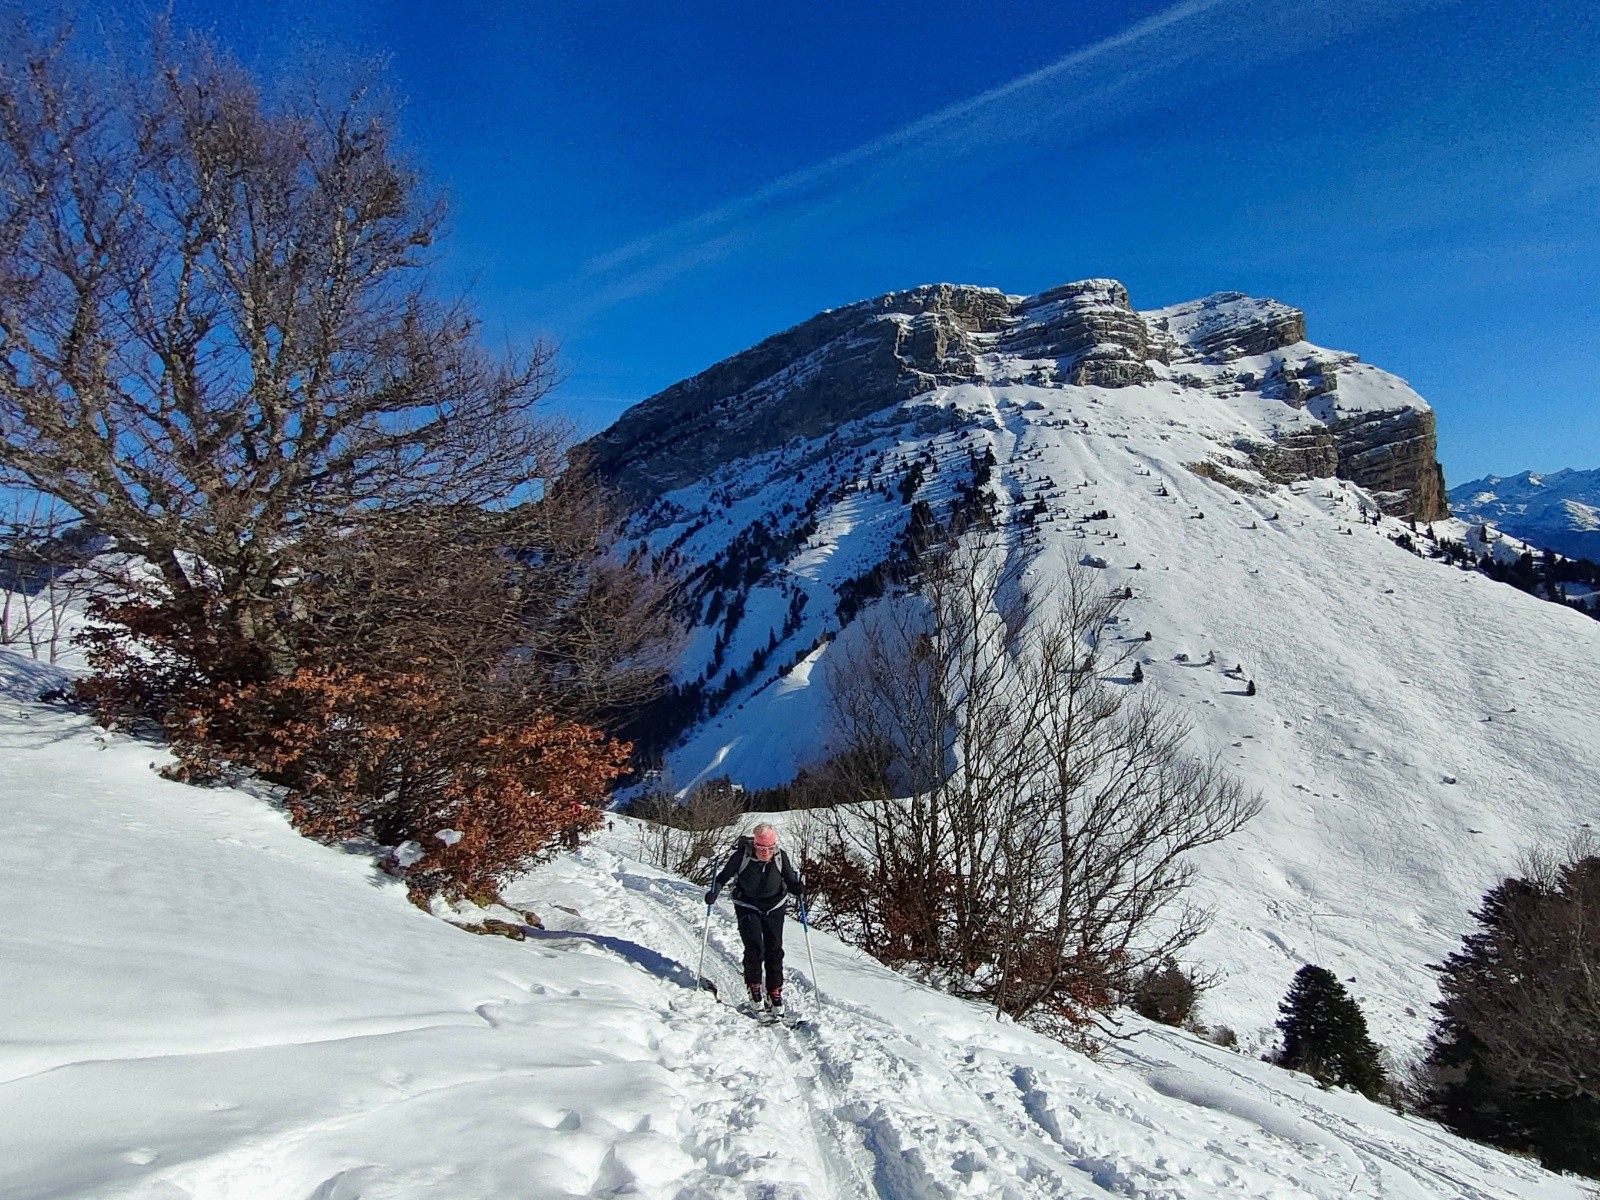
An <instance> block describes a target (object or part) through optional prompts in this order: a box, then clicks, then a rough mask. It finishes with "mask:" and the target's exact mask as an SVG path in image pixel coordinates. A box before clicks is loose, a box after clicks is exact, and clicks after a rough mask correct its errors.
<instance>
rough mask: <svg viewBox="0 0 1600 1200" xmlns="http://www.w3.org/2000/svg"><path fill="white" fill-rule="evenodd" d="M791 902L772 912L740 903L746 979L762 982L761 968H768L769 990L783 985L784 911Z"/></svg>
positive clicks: (739, 911)
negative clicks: (760, 910)
mask: <svg viewBox="0 0 1600 1200" xmlns="http://www.w3.org/2000/svg"><path fill="white" fill-rule="evenodd" d="M787 907H788V903H787V901H786V902H785V903H783V904H780V905H778V907H777V908H776V909H774V910H773V911H772V912H769V913H761V912H757V911H756V910H755V909H753V908H745V907H744V906H743V905H740V906H739V907H738V908H737V909H735V910H734V911H735V912H736V913H737V914H738V916H739V936H740V937H741V938H743V939H744V981H745V983H747V984H751V983H754V984H759V983H760V982H761V968H762V966H763V965H765V966H766V968H767V991H769V992H771V991H776V990H777V989H778V988H781V987H782V986H783V910H784V909H785V908H787Z"/></svg>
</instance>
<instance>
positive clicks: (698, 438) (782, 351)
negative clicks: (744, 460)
mask: <svg viewBox="0 0 1600 1200" xmlns="http://www.w3.org/2000/svg"><path fill="white" fill-rule="evenodd" d="M1011 312H1012V301H1011V300H1010V299H1009V298H1008V297H1006V296H1005V295H1003V294H1002V293H1000V292H998V291H996V290H994V289H992V288H976V287H960V286H955V285H952V284H935V285H932V286H928V287H919V288H914V289H912V290H911V291H907V292H891V293H889V294H888V295H885V296H879V297H877V298H876V299H873V300H864V301H862V302H861V303H859V304H852V305H849V306H847V307H845V308H837V309H830V310H829V311H827V312H824V313H820V314H818V315H817V316H815V317H812V318H811V319H810V320H809V321H806V322H803V323H802V324H800V325H796V326H795V327H794V328H793V329H790V330H788V331H786V332H784V333H780V334H776V335H774V336H772V337H770V338H767V339H766V340H765V341H763V342H761V343H760V344H759V345H756V346H754V347H752V348H751V349H749V350H746V351H743V352H742V353H740V354H735V355H734V356H733V357H732V358H728V359H724V360H723V361H722V362H720V363H717V364H716V365H715V366H713V367H710V368H708V369H707V370H704V371H702V372H700V374H698V375H695V376H694V377H692V378H690V379H686V380H684V381H683V382H682V383H677V384H674V385H673V386H672V387H669V388H667V389H666V390H665V391H663V392H658V393H657V394H656V395H654V396H651V397H650V398H649V399H647V400H645V401H643V402H641V403H639V404H637V405H635V406H634V407H633V408H630V409H629V410H628V411H627V412H625V413H624V414H623V415H622V417H621V418H620V419H619V420H618V421H617V423H616V424H614V425H612V426H611V428H609V429H607V430H606V431H605V432H604V433H602V434H600V435H599V436H597V437H595V438H594V439H592V440H591V441H589V442H588V443H586V446H585V448H586V449H587V451H588V453H589V455H590V458H591V462H592V463H593V465H594V468H595V469H596V470H597V471H598V472H599V474H600V475H601V477H602V478H604V479H606V480H608V481H609V482H611V483H612V484H613V485H614V486H616V487H617V488H618V489H619V490H620V491H622V492H623V493H624V494H625V495H627V496H629V497H630V498H632V499H635V500H644V499H649V498H651V497H653V496H656V495H659V494H660V493H661V492H664V491H668V490H670V489H672V488H675V487H679V486H681V485H683V484H686V483H689V482H692V481H693V480H695V479H698V478H700V477H701V476H703V475H705V474H706V473H707V472H709V471H711V470H713V469H714V468H715V467H717V466H718V465H720V464H722V463H725V462H729V461H732V460H733V459H735V458H739V457H742V456H744V455H749V454H759V453H760V452H761V451H763V450H767V449H771V448H772V447H774V446H779V445H782V444H783V443H784V442H786V441H788V440H789V439H790V438H794V437H816V436H819V435H821V434H825V433H827V432H828V431H829V430H830V429H832V428H834V427H836V426H838V425H840V424H842V423H844V422H846V421H850V420H854V419H855V418H857V417H861V416H865V415H867V414H868V413H872V412H876V411H878V410H879V409H881V408H885V407H887V406H888V405H890V404H894V403H895V402H897V401H900V400H905V399H908V398H910V397H911V396H915V395H918V394H919V393H921V392H926V391H929V390H930V389H932V388H936V387H939V386H941V385H943V384H949V383H960V382H962V381H964V380H968V379H971V378H973V376H974V375H975V374H976V372H977V362H976V354H977V352H978V344H977V338H978V335H983V334H991V333H997V332H999V331H1000V330H1001V329H1003V328H1005V327H1006V326H1008V325H1009V324H1011V323H1012V320H1013V318H1012V315H1011Z"/></svg>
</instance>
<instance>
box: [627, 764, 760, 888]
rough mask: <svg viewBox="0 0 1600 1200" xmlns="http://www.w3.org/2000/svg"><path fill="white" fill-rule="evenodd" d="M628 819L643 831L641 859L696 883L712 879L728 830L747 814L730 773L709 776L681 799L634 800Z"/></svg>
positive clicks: (665, 796) (660, 794)
mask: <svg viewBox="0 0 1600 1200" xmlns="http://www.w3.org/2000/svg"><path fill="white" fill-rule="evenodd" d="M627 813H628V815H629V816H630V817H637V818H639V819H640V821H642V822H643V823H644V824H642V825H641V827H640V830H639V839H640V840H639V857H640V859H641V860H642V861H644V862H647V863H650V864H651V865H652V866H655V867H659V868H660V869H661V870H663V871H670V872H671V873H672V874H674V875H682V876H684V877H685V878H687V879H693V880H695V881H696V882H701V883H704V882H709V881H710V879H711V875H712V873H713V871H714V870H715V868H716V862H715V860H716V856H717V854H718V853H719V852H720V851H721V850H723V849H725V848H726V846H727V844H728V832H729V830H730V829H731V828H732V827H733V825H734V824H735V823H736V822H737V821H738V820H739V819H740V818H741V817H743V816H744V814H745V805H744V796H743V793H742V792H741V791H739V789H738V788H736V787H735V786H734V785H733V783H732V782H730V781H729V780H728V779H727V778H726V777H719V778H716V779H708V780H706V781H705V782H704V783H702V784H700V785H699V786H698V787H696V788H695V789H694V790H693V791H692V792H690V793H689V795H688V796H687V797H686V798H685V799H683V800H681V801H680V800H679V799H678V798H677V797H676V796H674V795H672V794H671V793H666V792H656V793H652V794H650V795H646V796H641V797H639V798H638V799H635V800H633V801H632V802H631V803H630V804H629V805H628V807H627Z"/></svg>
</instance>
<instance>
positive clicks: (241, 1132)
mask: <svg viewBox="0 0 1600 1200" xmlns="http://www.w3.org/2000/svg"><path fill="white" fill-rule="evenodd" d="M52 682H53V676H51V675H50V674H49V673H48V672H45V671H43V670H40V669H38V668H35V667H33V666H32V665H31V664H29V663H27V662H26V661H25V660H20V659H18V658H16V657H15V656H13V655H11V654H9V653H8V652H0V796H3V797H4V800H5V810H6V815H7V817H8V822H7V836H6V837H5V838H4V839H0V911H4V913H5V914H6V920H5V922H4V923H3V924H0V962H3V963H4V964H5V971H4V972H3V973H0V1029H3V1030H4V1031H5V1033H4V1040H3V1041H0V1196H4V1197H7V1198H8V1200H10V1198H13V1197H15V1198H22V1197H28V1198H42V1197H96V1198H112V1197H124V1198H134V1197H140V1198H149V1200H176V1198H180V1197H196V1198H205V1200H218V1198H220V1200H234V1198H237V1200H257V1198H259V1200H280V1198H281V1200H291V1198H292V1200H306V1198H308V1197H316V1198H319V1200H355V1198H357V1197H364V1198H368V1200H379V1198H382V1200H405V1198H409V1197H424V1196H426V1197H429V1198H438V1197H448V1198H451V1200H474V1198H487V1197H510V1196H516V1197H523V1198H529V1200H544V1198H552V1200H553V1198H556V1197H577V1196H612V1195H621V1194H628V1195H638V1196H642V1197H661V1198H667V1197H673V1198H682V1200H691V1198H695V1197H728V1198H733V1197H776V1198H790V1200H799V1198H802V1197H805V1198H811V1197H815V1198H817V1200H833V1198H835V1197H868V1196H892V1197H953V1196H963V1197H981V1196H996V1197H1012V1198H1019V1200H1020V1198H1023V1197H1036V1196H1037V1197H1097V1196H1110V1195H1116V1196H1125V1197H1126V1196H1137V1197H1151V1198H1155V1197H1162V1198H1174V1200H1175V1198H1180V1197H1195V1198H1197V1200H1198V1198H1200V1197H1213V1196H1218V1195H1227V1196H1237V1197H1274V1198H1298V1197H1308V1198H1309V1197H1319V1198H1327V1200H1333V1198H1335V1197H1347V1196H1384V1197H1391V1198H1396V1200H1409V1198H1413V1197H1473V1198H1476V1200H1491V1198H1502V1197H1503V1198H1511V1197H1522V1198H1529V1200H1578V1198H1579V1197H1580V1196H1581V1195H1582V1194H1583V1193H1582V1190H1581V1189H1580V1188H1579V1187H1577V1186H1576V1185H1575V1184H1574V1183H1573V1182H1572V1181H1569V1180H1565V1179H1561V1178H1558V1177H1556V1176H1553V1175H1550V1174H1549V1173H1546V1172H1543V1171H1541V1170H1539V1169H1538V1168H1536V1167H1534V1166H1532V1165H1531V1164H1529V1163H1528V1162H1526V1161H1524V1160H1520V1159H1516V1158H1512V1157H1509V1156H1505V1155H1502V1154H1498V1153H1495V1152H1492V1151H1488V1150H1485V1149H1482V1148H1480V1147H1476V1146H1472V1145H1470V1144H1468V1143H1465V1142H1461V1141H1459V1140H1457V1139H1455V1138H1452V1137H1450V1136H1447V1135H1445V1134H1443V1133H1441V1132H1440V1131H1439V1130H1438V1129H1437V1128H1436V1127H1433V1126H1430V1125H1427V1124H1425V1123H1423V1122H1419V1121H1416V1120H1413V1119H1407V1118H1401V1117H1397V1116H1395V1115H1394V1114H1393V1113H1390V1112H1388V1111H1387V1110H1385V1109H1382V1108H1379V1107H1377V1106H1375V1105H1372V1104H1370V1103H1368V1102H1367V1101H1365V1100H1363V1099H1361V1098H1359V1097H1356V1096H1354V1095H1352V1094H1349V1093H1324V1092H1321V1091H1319V1090H1317V1089H1316V1088H1315V1087H1313V1086H1311V1085H1310V1084H1309V1082H1308V1081H1306V1080H1304V1079H1302V1078H1300V1077H1296V1076H1292V1075H1289V1074H1287V1073H1284V1072H1281V1071H1277V1070H1275V1069H1273V1068H1270V1067H1268V1066H1266V1065H1264V1064H1262V1063H1260V1062H1257V1061H1254V1060H1253V1059H1251V1058H1249V1057H1246V1056H1243V1055H1240V1054H1235V1053H1230V1052H1228V1051H1224V1050H1221V1049H1218V1048H1216V1047H1212V1046H1208V1045H1204V1044H1202V1043H1199V1042H1197V1041H1195V1040H1193V1039H1191V1038H1189V1037H1188V1036H1187V1035H1183V1034H1178V1033H1175V1032H1173V1031H1170V1030H1164V1029H1153V1030H1148V1031H1146V1032H1143V1033H1141V1034H1140V1035H1139V1036H1136V1037H1134V1038H1133V1039H1132V1040H1130V1041H1127V1042H1124V1043H1120V1044H1118V1045H1116V1046H1115V1047H1114V1048H1112V1049H1111V1050H1110V1051H1109V1052H1108V1053H1107V1055H1106V1057H1105V1060H1104V1061H1103V1062H1101V1063H1094V1062H1090V1061H1088V1060H1086V1059H1084V1058H1082V1057H1080V1056H1078V1055H1075V1054H1072V1053H1070V1052H1068V1051H1066V1050H1064V1049H1063V1048H1062V1047H1060V1046H1058V1045H1056V1044H1054V1043H1051V1042H1049V1041H1047V1040H1044V1039H1042V1038H1040V1037H1037V1036H1035V1035H1032V1034H1030V1033H1027V1032H1026V1031H1022V1030H1019V1029H1017V1028H1015V1027H1012V1026H1009V1025H1000V1024H997V1023H995V1022H994V1021H993V1019H992V1017H991V1016H990V1015H989V1014H988V1013H986V1012H984V1011H980V1010H977V1009H974V1008H973V1007H972V1006H970V1005H967V1004H965V1003H962V1002H960V1001H956V1000H952V999H950V998H948V997H945V996H943V995H940V994H938V993H934V992H930V991H928V990H926V989H924V988H922V987H920V986H917V985H915V984H912V983H909V982H907V981H905V980H903V979H901V978H899V977H898V976H895V975H893V974H891V973H889V972H887V971H886V970H884V969H882V968H881V967H879V966H877V965H876V964H874V963H872V962H870V961H869V960H867V959H865V958H863V957H862V956H861V955H859V954H857V953H855V952H853V951H851V950H849V949H848V948H846V947H843V946H841V945H839V944H838V943H836V942H834V941H833V940H831V939H829V938H827V937H822V936H817V937H815V938H814V939H813V941H814V949H815V951H816V966H817V972H818V974H819V976H820V977H821V981H822V985H823V986H822V990H821V991H820V992H818V991H817V990H816V989H814V988H813V987H811V986H810V982H809V979H808V978H807V975H806V969H805V965H804V964H805V959H804V957H803V955H802V954H801V953H800V949H801V944H800V941H799V938H798V936H795V937H794V938H793V940H792V942H791V955H790V967H791V979H792V986H791V993H792V995H793V996H794V997H795V998H796V999H797V1000H798V1001H799V1002H800V1003H801V1004H803V1005H805V1006H806V1007H807V1008H808V1009H810V1010H811V1011H812V1012H813V1013H814V1015H815V1017H816V1020H815V1022H814V1025H813V1027H812V1029H810V1030H809V1031H808V1030H794V1031H790V1030H784V1029H766V1028H761V1027H758V1026H755V1025H753V1024H751V1023H750V1022H749V1021H748V1020H747V1019H746V1018H744V1017H741V1016H739V1015H737V1014H736V1013H734V1012H733V1011H732V1010H730V1009H728V1008H725V1007H718V1006H716V1005H714V1004H713V1003H712V1002H711V1000H710V999H709V997H708V996H706V995H705V994H704V993H702V992H699V991H697V990H696V989H695V988H694V986H693V985H694V980H693V970H694V966H693V964H694V961H695V957H694V956H695V954H696V951H697V948H698V947H697V939H698V935H699V917H700V914H701V913H702V912H703V909H702V908H701V906H700V902H699V897H698V889H696V888H694V887H692V886H691V885H689V884H687V883H685V882H683V881H680V880H676V879H672V878H669V877H665V876H663V875H661V874H660V873H658V872H656V871H653V870H650V869H648V868H646V867H643V866H641V865H639V864H638V863H636V862H633V861H632V860H630V859H629V858H628V857H626V853H625V852H626V849H627V847H628V844H629V841H630V836H629V831H628V829H627V827H626V824H625V823H623V824H621V825H620V826H619V828H618V830H617V832H616V833H615V834H614V835H611V836H610V838H609V840H605V839H602V844H599V845H595V846H592V847H590V848H588V849H586V850H584V851H583V852H581V853H580V854H578V855H575V856H571V857H566V858H563V859H560V860H558V861H557V862H555V863H553V864H550V865H549V866H548V867H546V868H543V869H541V870H540V871H539V872H537V873H536V874H535V875H534V876H532V877H530V878H528V879H526V880H524V881H522V882H521V883H519V884H518V885H517V886H516V887H515V888H514V889H512V892H511V895H510V897H509V898H510V899H512V900H513V901H514V902H516V903H518V904H521V905H525V906H528V907H531V908H534V909H536V910H537V911H538V912H540V913H541V914H542V915H543V916H544V917H545V919H546V921H547V923H548V924H549V925H550V926H551V928H550V929H549V930H546V931H543V932H539V931H530V933H531V936H530V937H529V939H528V940H527V941H524V942H512V941H508V940H505V939H501V938H496V937H473V936H470V935H468V934H466V933H463V932H461V931H459V930H456V929H453V928H451V927H450V926H449V925H447V924H445V923H444V922H443V921H441V920H439V919H438V918H436V917H433V916H430V915H428V914H425V913H422V912H420V911H418V910H417V909H415V908H414V907H412V906H411V905H410V904H408V903H407V902H406V900H405V898H404V896H403V894H402V892H401V890H400V889H399V887H398V886H396V885H395V884H394V883H393V882H391V881H387V880H385V879H384V878H383V877H382V876H379V875H377V874H376V873H375V872H374V871H373V869H372V867H371V865H370V860H369V859H368V858H366V857H364V856H362V855H360V854H355V853H348V854H347V853H344V852H342V851H339V850H336V849H329V848H326V847H321V846H317V845H314V844H312V843H310V842H307V841H304V840H303V839H300V838H299V837H297V836H296V835H295V834H294V833H293V832H292V831H290V830H289V829H288V827H287V825H286V823H285V822H284V820H283V818H282V816H281V815H280V814H279V813H278V812H277V811H276V810H274V809H273V808H272V807H271V806H270V805H268V804H267V803H265V802H264V801H261V800H258V799H255V798H253V797H251V796H248V795H245V794H242V793H240V792H236V791H230V790H225V789H217V790H201V789H196V788H189V787H184V786H181V785H178V784H173V783H169V782H166V781H164V780H162V779H160V778H159V777H158V776H156V775H155V774H153V773H152V771H151V770H150V765H151V763H152V762H155V761H158V760H159V758H160V752H159V751H158V750H156V749H154V748H152V747H150V746H147V745H143V744H140V743H137V742H134V741H130V740H128V739H126V738H123V737H121V736H107V735H104V734H102V733H100V732H98V731H97V730H95V729H94V728H93V727H92V726H91V725H90V724H89V723H88V722H87V721H86V720H85V719H83V718H81V717H76V716H71V715H67V714H63V713H62V712H60V711H59V710H54V709H48V708H46V707H44V706H42V705H39V704H37V703H35V702H34V701H32V700H30V699H28V697H29V696H31V695H32V694H33V693H34V692H36V691H37V690H38V689H39V688H40V687H41V686H45V685H48V684H50V683H52ZM798 932H799V931H798V930H795V931H794V933H795V934H796V935H797V934H798ZM736 941H737V939H736V937H735V936H734V934H733V930H732V921H731V917H730V915H729V914H728V913H727V912H719V913H718V914H717V918H716V921H715V926H714V929H713V933H712V938H711V961H710V964H709V970H710V971H711V973H713V974H714V975H716V976H717V977H718V978H720V979H721V980H722V981H723V982H724V983H725V984H728V985H729V986H731V983H732V980H733V977H734V972H735V967H734V951H735V946H736ZM725 990H726V989H725Z"/></svg>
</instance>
